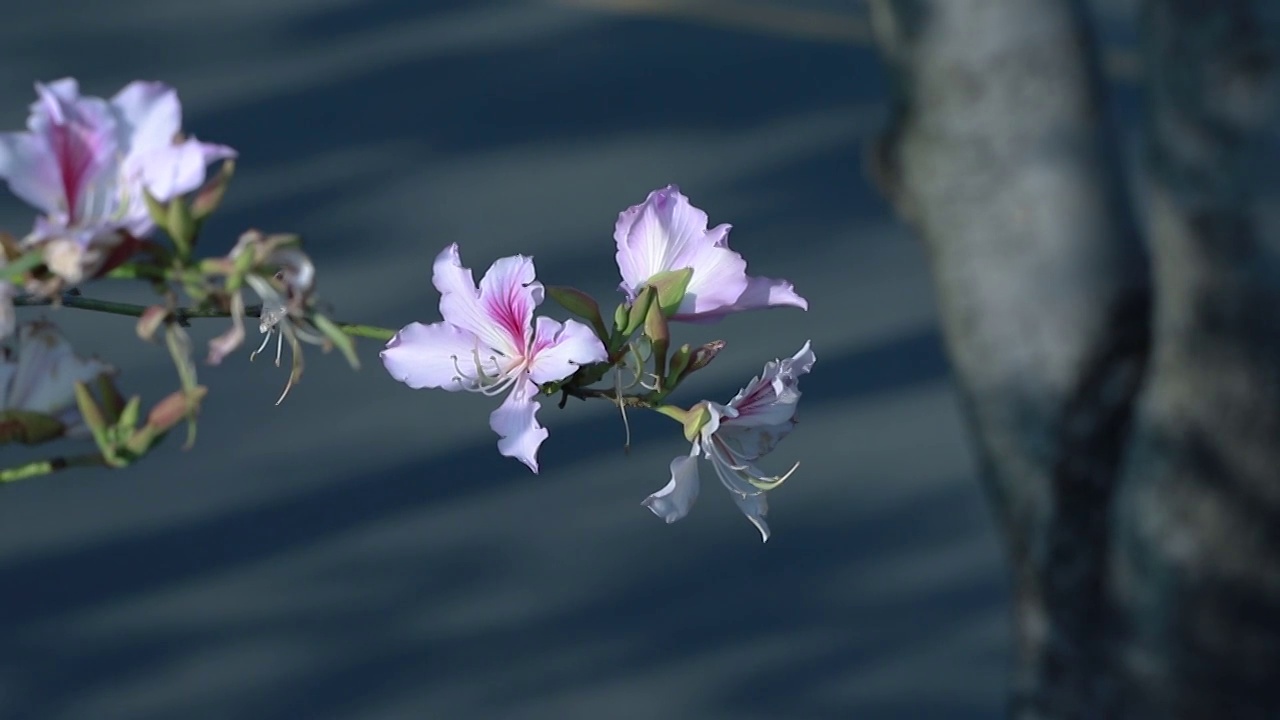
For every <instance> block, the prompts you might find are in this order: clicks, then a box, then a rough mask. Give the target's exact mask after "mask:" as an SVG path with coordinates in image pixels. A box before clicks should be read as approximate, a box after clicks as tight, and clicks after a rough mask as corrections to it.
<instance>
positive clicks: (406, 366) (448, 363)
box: [379, 322, 476, 391]
mask: <svg viewBox="0 0 1280 720" xmlns="http://www.w3.org/2000/svg"><path fill="white" fill-rule="evenodd" d="M379 357H381V358H382V365H383V367H385V368H386V369H387V372H388V373H389V374H390V375H391V377H393V378H395V379H396V380H397V381H399V382H402V383H404V384H405V385H408V386H409V387H411V388H413V389H415V390H417V389H420V388H441V389H444V390H449V391H456V390H468V389H474V388H475V387H476V385H475V363H476V359H475V358H476V338H475V336H474V335H472V334H471V333H469V332H467V331H465V330H462V329H460V328H458V327H455V326H453V325H450V324H449V323H447V322H438V323H433V324H431V325H424V324H422V323H416V322H415V323H410V324H408V325H406V326H404V327H403V328H402V329H401V330H400V332H398V333H396V336H395V337H393V338H391V340H390V342H388V343H387V347H386V349H384V350H383V351H382V352H381V353H379ZM464 375H465V377H464Z"/></svg>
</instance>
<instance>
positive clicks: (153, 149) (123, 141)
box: [0, 78, 235, 283]
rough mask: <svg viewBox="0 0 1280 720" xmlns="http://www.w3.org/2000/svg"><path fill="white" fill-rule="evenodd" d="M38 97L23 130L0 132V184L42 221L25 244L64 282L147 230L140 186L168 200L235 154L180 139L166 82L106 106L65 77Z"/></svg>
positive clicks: (132, 88) (136, 85) (178, 114)
mask: <svg viewBox="0 0 1280 720" xmlns="http://www.w3.org/2000/svg"><path fill="white" fill-rule="evenodd" d="M36 93H37V95H38V100H37V101H36V102H35V103H34V104H33V105H32V106H31V115H30V117H29V118H28V120H27V128H28V130H27V132H14V133H2V134H0V177H3V178H4V179H5V180H6V181H7V182H8V184H9V189H10V190H11V191H12V192H13V193H14V194H15V195H17V196H18V197H20V198H22V199H23V200H25V201H26V202H28V203H30V204H31V205H33V206H35V207H36V208H38V209H40V210H41V211H42V212H43V213H44V214H43V215H42V216H41V217H39V218H37V220H36V223H35V228H34V230H33V231H32V233H31V235H29V236H28V237H27V238H26V240H25V241H24V243H25V244H26V245H27V246H29V247H30V246H35V245H39V246H41V247H43V248H44V253H45V261H46V264H48V266H49V268H50V269H51V270H52V271H53V272H54V273H55V274H57V275H58V276H60V277H62V278H63V279H65V280H66V281H67V282H69V283H75V282H78V281H79V280H80V279H81V278H82V277H83V276H85V275H86V274H91V273H93V272H95V271H96V270H97V269H98V268H99V267H101V265H102V263H103V261H104V260H105V259H106V258H107V257H108V255H109V254H110V253H111V251H112V250H113V249H114V248H116V247H117V246H118V245H120V244H121V243H122V242H124V241H126V240H129V239H131V238H142V237H146V236H147V235H149V234H150V233H151V232H152V230H154V227H155V226H154V223H153V222H152V220H151V217H150V214H149V213H148V211H147V206H146V201H145V198H144V197H143V188H146V189H147V190H148V191H149V192H150V193H151V194H152V195H153V196H154V197H155V198H156V199H158V200H161V201H167V200H170V199H172V198H174V197H177V196H179V195H182V194H184V193H187V192H190V191H192V190H195V189H196V188H198V187H199V186H200V185H201V183H203V182H204V179H205V168H206V166H207V165H209V164H210V163H212V162H215V161H217V160H221V159H226V158H231V157H234V156H235V151H234V150H232V149H231V148H228V147H225V146H223V145H213V144H209V143H203V142H199V141H197V140H195V139H194V138H187V139H183V138H182V136H181V135H180V134H179V132H180V130H181V126H182V106H181V104H180V103H179V102H178V96H177V93H176V92H175V91H174V90H173V88H171V87H169V86H168V85H165V84H164V83H159V82H144V81H137V82H132V83H129V84H128V85H126V86H125V87H124V89H122V90H121V91H120V92H119V93H117V94H116V95H115V96H114V97H112V98H111V99H110V100H105V99H103V98H99V97H92V96H83V97H82V96H81V95H80V88H79V85H78V84H77V82H76V81H75V80H74V79H73V78H64V79H62V80H57V81H55V82H52V83H49V84H47V85H45V84H42V83H37V84H36Z"/></svg>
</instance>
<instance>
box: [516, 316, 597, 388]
mask: <svg viewBox="0 0 1280 720" xmlns="http://www.w3.org/2000/svg"><path fill="white" fill-rule="evenodd" d="M529 355H530V362H529V368H528V372H529V377H530V378H531V379H532V380H533V381H534V382H536V383H539V384H541V383H548V382H555V381H556V380H563V379H564V378H567V377H569V376H570V375H572V374H574V373H575V372H577V371H578V368H579V367H580V366H582V365H586V364H588V363H595V362H603V361H604V360H605V359H607V358H608V357H609V354H608V352H606V351H605V348H604V343H602V342H600V338H598V337H596V333H595V331H594V330H592V329H591V328H590V327H588V326H587V325H584V324H582V323H580V322H578V321H576V320H566V321H564V323H560V322H558V321H556V320H552V319H551V318H549V317H539V318H538V321H537V329H536V331H535V332H534V339H533V349H532V351H531V352H530V353H529Z"/></svg>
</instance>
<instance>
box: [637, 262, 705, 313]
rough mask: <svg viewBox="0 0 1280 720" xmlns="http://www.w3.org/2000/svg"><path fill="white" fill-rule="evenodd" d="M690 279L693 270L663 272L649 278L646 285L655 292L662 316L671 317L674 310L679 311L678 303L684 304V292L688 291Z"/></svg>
mask: <svg viewBox="0 0 1280 720" xmlns="http://www.w3.org/2000/svg"><path fill="white" fill-rule="evenodd" d="M692 279H693V268H683V269H680V270H664V271H663V272H660V273H658V274H657V275H654V276H653V277H651V278H649V282H648V283H646V285H651V286H653V289H654V290H655V291H656V292H657V296H658V297H657V300H658V305H659V306H660V307H661V308H662V314H663V315H666V316H667V317H671V316H672V315H675V314H676V310H679V309H680V303H682V302H684V295H685V292H686V291H688V289H689V281H690V280H692Z"/></svg>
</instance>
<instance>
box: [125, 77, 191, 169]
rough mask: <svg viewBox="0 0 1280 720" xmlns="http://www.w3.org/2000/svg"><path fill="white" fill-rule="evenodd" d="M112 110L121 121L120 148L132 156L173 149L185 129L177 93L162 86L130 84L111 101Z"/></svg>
mask: <svg viewBox="0 0 1280 720" xmlns="http://www.w3.org/2000/svg"><path fill="white" fill-rule="evenodd" d="M111 107H112V109H113V110H114V111H115V113H116V117H117V118H119V121H120V122H119V140H120V144H121V146H122V147H126V148H128V149H129V152H130V153H131V154H132V153H135V152H137V153H146V152H150V151H152V150H156V149H159V148H163V147H166V146H168V145H172V144H173V141H174V138H175V136H176V135H177V134H178V132H179V131H180V130H181V129H182V104H181V103H180V102H179V101H178V93H177V92H176V91H175V90H174V89H173V88H172V87H170V86H168V85H166V84H165V83H162V82H149V81H145V80H137V81H134V82H131V83H129V84H128V85H125V86H124V89H122V90H121V91H120V92H118V93H116V95H115V97H113V98H111Z"/></svg>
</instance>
